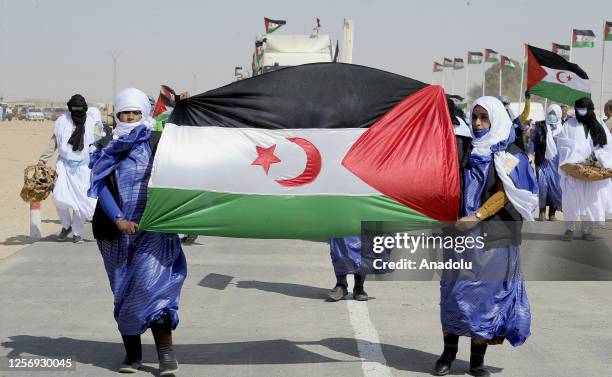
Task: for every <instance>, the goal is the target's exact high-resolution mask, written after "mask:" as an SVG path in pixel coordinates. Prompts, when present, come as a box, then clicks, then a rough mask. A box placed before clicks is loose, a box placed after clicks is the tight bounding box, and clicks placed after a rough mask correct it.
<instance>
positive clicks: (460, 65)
mask: <svg viewBox="0 0 612 377" xmlns="http://www.w3.org/2000/svg"><path fill="white" fill-rule="evenodd" d="M453 69H463V59H461V58H455V62H454V63H453Z"/></svg>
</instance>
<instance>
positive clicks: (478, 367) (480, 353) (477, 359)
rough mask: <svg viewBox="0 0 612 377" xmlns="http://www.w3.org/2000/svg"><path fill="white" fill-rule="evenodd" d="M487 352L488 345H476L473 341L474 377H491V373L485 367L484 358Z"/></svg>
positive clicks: (471, 356) (470, 372)
mask: <svg viewBox="0 0 612 377" xmlns="http://www.w3.org/2000/svg"><path fill="white" fill-rule="evenodd" d="M486 352H487V344H486V343H485V344H476V343H474V341H473V340H472V344H471V349H470V371H469V374H470V375H472V376H474V377H489V376H490V375H491V372H489V370H488V369H487V368H485V367H484V356H485V353H486Z"/></svg>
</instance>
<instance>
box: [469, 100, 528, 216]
mask: <svg viewBox="0 0 612 377" xmlns="http://www.w3.org/2000/svg"><path fill="white" fill-rule="evenodd" d="M476 106H480V107H482V108H484V109H485V110H487V113H488V114H489V122H490V123H491V129H490V130H489V132H488V133H487V134H486V135H485V136H483V137H481V138H479V139H476V138H474V139H472V147H473V149H472V154H476V155H479V156H488V155H490V154H491V153H493V152H492V151H491V147H492V146H494V145H495V144H497V143H499V142H501V141H504V140H507V139H508V137H509V136H510V131H511V129H512V121H511V120H510V117H509V116H508V113H507V112H506V108H505V107H504V105H503V104H502V103H501V101H500V100H498V99H497V98H495V97H489V96H485V97H480V98H478V99H477V100H476V101H474V103H473V104H472V111H471V112H472V113H474V108H475V107H476ZM493 161H494V163H495V171H496V172H497V176H498V177H499V179H500V180H501V181H502V183H503V185H504V191H505V193H506V196H507V197H508V200H509V201H510V203H512V205H513V206H514V208H515V209H516V210H517V211H518V212H519V213H520V214H521V216H522V217H523V219H525V220H529V221H533V211H535V210H536V208H538V204H539V203H538V195H537V194H534V193H532V192H531V191H529V190H524V189H520V188H517V187H516V186H515V185H514V182H513V181H512V179H511V178H510V172H511V171H512V170H513V169H514V168H515V167H516V166H517V165H518V163H519V160H518V158H517V157H515V156H513V155H512V154H510V153H507V152H505V151H499V152H495V153H493Z"/></svg>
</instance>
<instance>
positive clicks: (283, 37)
mask: <svg viewBox="0 0 612 377" xmlns="http://www.w3.org/2000/svg"><path fill="white" fill-rule="evenodd" d="M256 42H257V44H261V46H260V47H258V48H256V49H255V53H254V54H253V63H252V68H253V76H256V75H261V74H263V73H267V72H270V71H274V70H277V69H280V68H284V67H291V66H295V65H301V64H308V63H323V62H331V61H332V60H333V54H334V51H333V47H332V41H331V38H330V37H329V35H326V34H312V35H288V34H263V35H259V36H257V39H256Z"/></svg>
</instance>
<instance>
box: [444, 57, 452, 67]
mask: <svg viewBox="0 0 612 377" xmlns="http://www.w3.org/2000/svg"><path fill="white" fill-rule="evenodd" d="M443 66H444V68H453V60H452V59H449V58H444V62H443Z"/></svg>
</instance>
